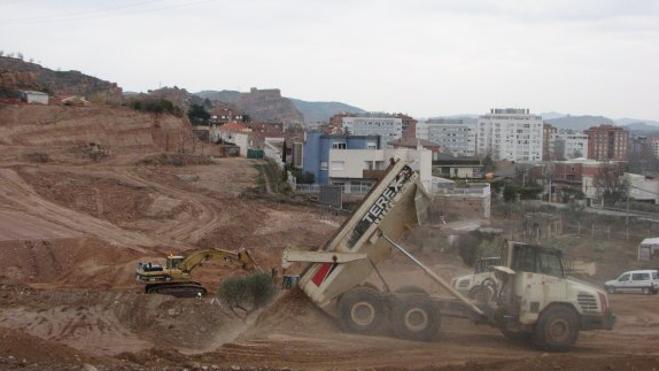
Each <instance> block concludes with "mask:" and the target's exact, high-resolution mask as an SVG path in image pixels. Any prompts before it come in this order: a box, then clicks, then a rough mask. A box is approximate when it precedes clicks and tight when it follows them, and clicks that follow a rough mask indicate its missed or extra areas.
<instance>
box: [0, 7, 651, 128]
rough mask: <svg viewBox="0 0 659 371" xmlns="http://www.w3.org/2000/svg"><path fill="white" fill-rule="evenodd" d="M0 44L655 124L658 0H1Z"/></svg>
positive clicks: (322, 92) (125, 83) (391, 104)
mask: <svg viewBox="0 0 659 371" xmlns="http://www.w3.org/2000/svg"><path fill="white" fill-rule="evenodd" d="M0 50H4V51H5V52H17V51H20V52H22V53H23V54H24V55H25V57H26V58H34V59H35V60H40V61H42V64H43V65H44V66H46V67H49V68H53V69H57V68H61V69H62V70H69V69H75V70H80V71H82V72H84V73H87V74H91V75H94V76H97V77H100V78H103V79H106V80H110V81H115V82H117V83H118V84H119V85H120V86H122V87H123V88H124V90H130V91H144V90H147V89H152V88H157V87H158V86H159V85H162V86H165V85H169V86H173V85H176V86H179V87H184V88H186V89H187V90H189V91H192V92H195V91H198V90H203V89H234V90H243V91H244V90H247V89H249V88H250V87H252V86H256V87H260V88H271V87H277V88H280V89H281V90H282V93H283V94H284V95H285V96H290V97H296V98H301V99H305V100H336V101H342V102H346V103H349V104H354V105H357V106H359V107H362V108H364V109H367V110H382V111H396V112H407V113H409V114H412V115H415V116H429V115H439V114H457V113H482V112H485V111H487V110H488V109H489V108H490V107H495V106H497V107H504V106H505V107H528V108H530V109H531V110H532V111H534V112H537V113H539V112H546V111H559V112H569V113H573V114H585V113H588V114H602V115H606V116H610V117H614V118H617V117H621V116H631V117H636V118H646V119H655V120H659V93H658V91H659V1H654V0H626V1H613V0H584V1H579V0H569V1H568V0H551V1H540V0H537V1H531V0H526V1H505V0H498V1H487V0H483V1H469V0H455V1H441V0H427V1H423V0H418V1H417V0H404V1H403V0H400V1H376V0H372V1H367V0H363V1H362V0H335V1H330V0H234V1H225V0H114V1H95V0H84V1H83V0H58V1H54V0H51V1H47V0H0Z"/></svg>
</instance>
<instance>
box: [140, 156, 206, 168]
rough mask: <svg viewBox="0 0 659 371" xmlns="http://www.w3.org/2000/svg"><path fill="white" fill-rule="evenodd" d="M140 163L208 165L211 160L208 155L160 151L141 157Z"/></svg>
mask: <svg viewBox="0 0 659 371" xmlns="http://www.w3.org/2000/svg"><path fill="white" fill-rule="evenodd" d="M139 163H140V164H142V165H166V166H189V165H210V164H212V163H213V162H212V161H211V159H210V156H204V155H194V154H186V153H160V154H157V155H153V156H149V157H146V158H144V159H142V160H141V161H140V162H139Z"/></svg>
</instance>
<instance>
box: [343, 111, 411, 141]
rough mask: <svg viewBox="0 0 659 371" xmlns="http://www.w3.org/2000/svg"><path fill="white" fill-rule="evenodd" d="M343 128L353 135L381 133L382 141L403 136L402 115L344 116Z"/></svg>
mask: <svg viewBox="0 0 659 371" xmlns="http://www.w3.org/2000/svg"><path fill="white" fill-rule="evenodd" d="M342 126H343V129H344V130H345V131H346V133H348V134H351V135H379V136H380V140H381V143H383V144H385V143H389V142H391V141H394V140H397V139H400V138H401V137H402V136H403V120H402V119H401V118H400V117H366V116H362V117H359V116H357V117H350V116H348V117H344V118H343V121H342Z"/></svg>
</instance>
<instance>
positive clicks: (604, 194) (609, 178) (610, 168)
mask: <svg viewBox="0 0 659 371" xmlns="http://www.w3.org/2000/svg"><path fill="white" fill-rule="evenodd" d="M593 187H595V190H596V192H597V196H598V198H600V199H602V200H603V201H604V204H605V205H613V204H615V203H616V202H618V201H620V200H623V199H624V198H625V197H627V188H628V185H627V180H626V179H625V178H624V177H622V176H621V171H620V168H619V167H618V166H616V165H605V166H601V167H600V168H599V169H598V171H597V173H596V174H595V176H594V177H593Z"/></svg>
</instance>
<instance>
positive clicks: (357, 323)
mask: <svg viewBox="0 0 659 371" xmlns="http://www.w3.org/2000/svg"><path fill="white" fill-rule="evenodd" d="M386 317H387V316H386V306H385V300H384V298H383V296H382V294H380V292H379V291H377V290H375V289H372V288H370V287H355V288H354V289H352V290H350V291H348V292H346V293H345V294H343V296H342V297H341V299H339V319H340V321H341V325H342V326H343V328H344V330H346V331H348V332H354V333H358V334H370V333H373V332H375V331H376V330H378V329H379V328H380V327H381V325H382V322H383V321H384V320H385V318H386Z"/></svg>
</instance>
